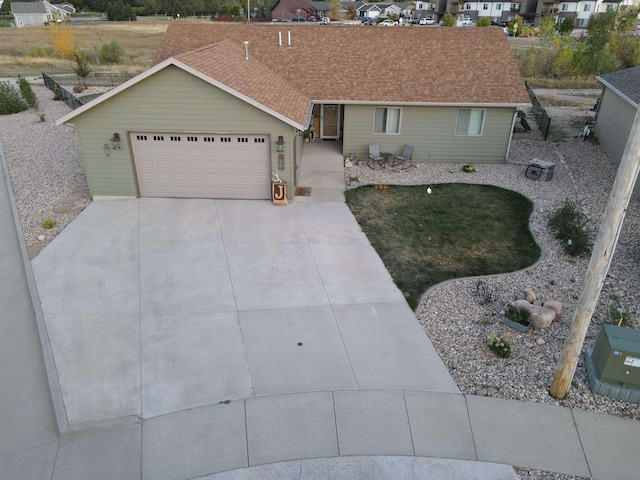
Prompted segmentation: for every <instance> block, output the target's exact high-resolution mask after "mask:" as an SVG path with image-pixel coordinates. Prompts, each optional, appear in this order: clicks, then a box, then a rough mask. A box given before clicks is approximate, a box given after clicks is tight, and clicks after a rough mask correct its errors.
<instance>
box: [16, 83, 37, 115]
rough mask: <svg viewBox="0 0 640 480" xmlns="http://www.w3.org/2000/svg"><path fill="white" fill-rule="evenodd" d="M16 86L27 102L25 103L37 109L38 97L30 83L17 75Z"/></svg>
mask: <svg viewBox="0 0 640 480" xmlns="http://www.w3.org/2000/svg"><path fill="white" fill-rule="evenodd" d="M18 87H20V93H21V94H22V98H23V99H24V101H25V102H27V105H29V106H30V107H31V108H34V109H36V110H37V109H38V97H36V94H35V93H34V91H33V89H32V88H31V85H29V82H27V79H26V78H22V77H18Z"/></svg>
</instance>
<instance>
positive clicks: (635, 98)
mask: <svg viewBox="0 0 640 480" xmlns="http://www.w3.org/2000/svg"><path fill="white" fill-rule="evenodd" d="M596 78H597V79H598V81H599V82H600V83H601V84H602V86H603V88H602V95H601V96H600V102H599V105H598V110H597V113H596V124H595V125H596V126H595V130H594V131H595V134H596V136H597V137H598V140H599V142H600V144H601V145H602V146H603V148H604V150H605V152H607V155H609V158H611V159H612V160H614V161H615V162H616V163H618V164H619V163H620V160H621V159H622V154H623V153H624V150H625V147H626V145H627V141H628V139H629V133H630V132H631V127H632V126H633V121H634V119H635V116H636V113H637V111H638V105H639V104H640V66H639V67H632V68H626V69H624V70H618V71H617V72H611V73H605V74H603V75H600V76H598V77H596ZM636 160H637V161H639V162H640V158H639V159H636Z"/></svg>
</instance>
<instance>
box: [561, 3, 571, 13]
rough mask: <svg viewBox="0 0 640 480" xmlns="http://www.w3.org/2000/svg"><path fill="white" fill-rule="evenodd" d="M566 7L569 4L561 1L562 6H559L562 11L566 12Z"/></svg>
mask: <svg viewBox="0 0 640 480" xmlns="http://www.w3.org/2000/svg"><path fill="white" fill-rule="evenodd" d="M568 9H569V5H567V4H566V3H563V4H562V8H561V10H562V11H563V12H566V11H567V10H568Z"/></svg>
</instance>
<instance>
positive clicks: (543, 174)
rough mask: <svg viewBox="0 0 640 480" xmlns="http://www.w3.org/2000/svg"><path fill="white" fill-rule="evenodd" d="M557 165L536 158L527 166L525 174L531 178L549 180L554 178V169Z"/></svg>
mask: <svg viewBox="0 0 640 480" xmlns="http://www.w3.org/2000/svg"><path fill="white" fill-rule="evenodd" d="M555 166H556V164H555V163H552V162H545V161H544V160H535V159H534V160H533V161H532V162H531V163H530V164H529V166H528V167H527V170H526V171H525V175H526V176H527V178H529V179H531V180H540V181H543V182H548V181H550V180H551V179H553V169H554V168H555Z"/></svg>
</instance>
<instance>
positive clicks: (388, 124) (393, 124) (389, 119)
mask: <svg viewBox="0 0 640 480" xmlns="http://www.w3.org/2000/svg"><path fill="white" fill-rule="evenodd" d="M400 113H401V109H400V108H386V107H376V108H375V113H374V118H373V133H400Z"/></svg>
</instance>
